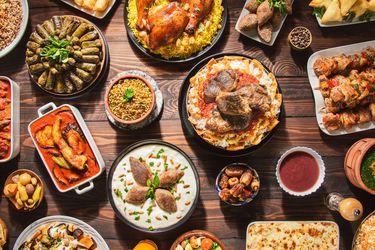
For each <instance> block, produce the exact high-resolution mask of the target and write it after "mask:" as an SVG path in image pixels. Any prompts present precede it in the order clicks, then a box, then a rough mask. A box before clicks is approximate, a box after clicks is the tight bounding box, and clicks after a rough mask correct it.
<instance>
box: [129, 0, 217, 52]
mask: <svg viewBox="0 0 375 250" xmlns="http://www.w3.org/2000/svg"><path fill="white" fill-rule="evenodd" d="M221 1H222V0H214V1H213V6H212V10H211V12H210V14H209V15H208V16H207V17H206V18H205V19H204V20H203V21H202V22H201V23H200V24H199V26H198V28H197V30H196V31H195V33H194V34H193V35H188V34H187V33H186V32H184V33H183V34H182V35H181V36H180V38H178V39H177V41H176V43H174V44H170V45H167V46H163V47H160V48H158V49H156V50H151V49H150V48H149V47H148V45H147V43H146V41H145V39H143V37H142V36H140V34H139V33H140V32H139V31H138V30H137V28H136V22H137V18H138V14H137V6H136V0H129V4H128V25H129V27H130V29H131V30H132V32H133V33H134V35H135V37H136V38H137V39H138V41H139V42H140V43H141V44H142V46H143V47H145V48H147V49H149V50H150V51H151V52H152V53H154V54H158V55H160V56H161V57H163V58H165V59H171V58H187V57H189V56H191V55H193V54H194V53H197V52H199V51H201V50H202V49H203V48H204V47H206V46H207V45H209V44H211V42H212V40H213V39H214V37H215V35H216V33H217V31H218V30H219V29H221V28H222V27H221V24H220V23H221V15H222V12H223V10H224V8H223V6H222V4H221ZM169 3H170V1H169V0H155V2H154V4H153V5H152V6H151V8H150V10H149V11H150V12H153V11H155V10H157V9H158V8H160V7H161V6H165V5H167V4H169Z"/></svg>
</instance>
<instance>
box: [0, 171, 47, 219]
mask: <svg viewBox="0 0 375 250" xmlns="http://www.w3.org/2000/svg"><path fill="white" fill-rule="evenodd" d="M23 173H28V174H30V175H31V177H35V178H36V179H37V180H38V182H39V183H40V185H41V187H42V190H41V192H40V199H39V201H38V202H37V204H36V205H35V206H34V207H32V208H30V209H17V208H16V207H15V205H14V204H13V202H12V201H11V200H10V199H9V198H8V197H6V198H7V200H8V201H9V202H10V203H11V204H12V206H13V207H14V209H15V210H16V211H19V212H31V211H34V210H35V209H37V208H38V207H39V205H40V204H41V203H42V200H43V198H44V183H43V181H42V179H41V178H40V177H39V175H37V174H36V173H35V172H34V171H32V170H30V169H18V170H16V171H14V172H12V173H11V174H9V175H8V177H7V178H6V180H5V183H4V188H5V186H6V185H8V184H10V182H12V177H13V176H15V175H17V174H19V175H21V174H23ZM3 192H4V191H3Z"/></svg>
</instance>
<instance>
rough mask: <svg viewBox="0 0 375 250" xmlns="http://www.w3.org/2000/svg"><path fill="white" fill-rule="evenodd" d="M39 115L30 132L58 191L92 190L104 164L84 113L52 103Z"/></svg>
mask: <svg viewBox="0 0 375 250" xmlns="http://www.w3.org/2000/svg"><path fill="white" fill-rule="evenodd" d="M38 115H39V118H37V119H35V120H34V121H32V122H31V123H30V124H29V126H28V130H29V134H30V137H31V139H32V141H33V143H34V145H35V147H36V150H37V151H38V153H39V156H40V158H41V159H42V161H43V163H44V166H45V167H46V169H47V171H48V173H49V175H50V177H51V179H52V181H53V183H54V184H55V186H56V188H57V189H58V190H59V191H60V192H68V191H70V190H73V189H74V190H75V191H76V193H77V194H83V193H85V192H88V191H90V190H91V189H93V188H94V183H93V179H95V178H96V177H98V176H99V175H100V174H101V173H102V172H103V170H104V167H105V163H104V160H103V157H102V155H101V154H100V152H99V149H98V147H97V146H96V144H95V141H94V139H93V138H92V136H91V133H90V131H89V129H88V127H87V125H86V124H85V122H84V120H83V118H82V115H81V113H80V112H79V111H78V109H77V108H75V107H73V106H71V105H68V104H65V105H61V106H59V107H56V105H55V104H54V103H52V102H51V103H48V104H46V105H44V106H42V107H41V108H39V109H38Z"/></svg>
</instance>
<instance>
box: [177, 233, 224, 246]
mask: <svg viewBox="0 0 375 250" xmlns="http://www.w3.org/2000/svg"><path fill="white" fill-rule="evenodd" d="M192 236H195V237H207V238H210V239H211V240H213V241H215V242H216V243H217V244H219V246H220V247H221V249H222V250H226V247H225V246H224V244H223V242H221V240H220V239H219V238H218V237H216V236H215V235H214V234H212V233H210V232H207V231H204V230H192V231H189V232H186V233H184V234H183V235H181V236H180V237H178V238H177V239H176V240H175V241H174V242H173V244H172V246H171V248H170V250H175V249H176V247H177V245H178V244H179V243H180V242H182V241H183V240H185V239H188V238H190V237H192Z"/></svg>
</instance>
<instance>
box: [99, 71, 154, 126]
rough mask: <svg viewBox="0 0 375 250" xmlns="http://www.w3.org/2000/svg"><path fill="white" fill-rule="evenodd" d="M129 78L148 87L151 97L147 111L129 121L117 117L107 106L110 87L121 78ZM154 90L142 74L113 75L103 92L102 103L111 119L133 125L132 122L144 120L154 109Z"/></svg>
mask: <svg viewBox="0 0 375 250" xmlns="http://www.w3.org/2000/svg"><path fill="white" fill-rule="evenodd" d="M131 78H137V79H139V80H141V81H143V82H144V83H145V84H146V86H147V87H148V88H149V89H150V91H151V97H152V100H151V105H150V107H149V109H148V110H147V112H146V113H145V114H144V115H143V116H141V117H139V118H137V119H135V120H131V121H126V120H123V119H121V118H119V117H117V116H116V115H115V114H114V113H113V112H112V110H111V108H110V107H109V98H108V97H109V92H110V91H111V89H112V87H113V86H114V85H115V84H118V82H119V81H120V80H123V79H131ZM155 98H156V97H155V91H154V88H153V87H152V85H151V83H150V82H149V81H148V80H146V79H145V78H144V77H142V76H139V75H135V74H126V75H123V76H120V77H115V78H113V79H112V80H111V84H110V85H109V86H108V88H107V90H106V92H105V96H104V104H105V108H106V110H107V111H108V113H109V114H110V115H111V117H112V118H113V119H115V120H116V121H117V122H119V123H122V124H126V125H133V124H137V123H141V122H142V121H144V120H145V119H146V118H147V117H149V116H150V114H151V112H152V111H153V110H154V107H155Z"/></svg>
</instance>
